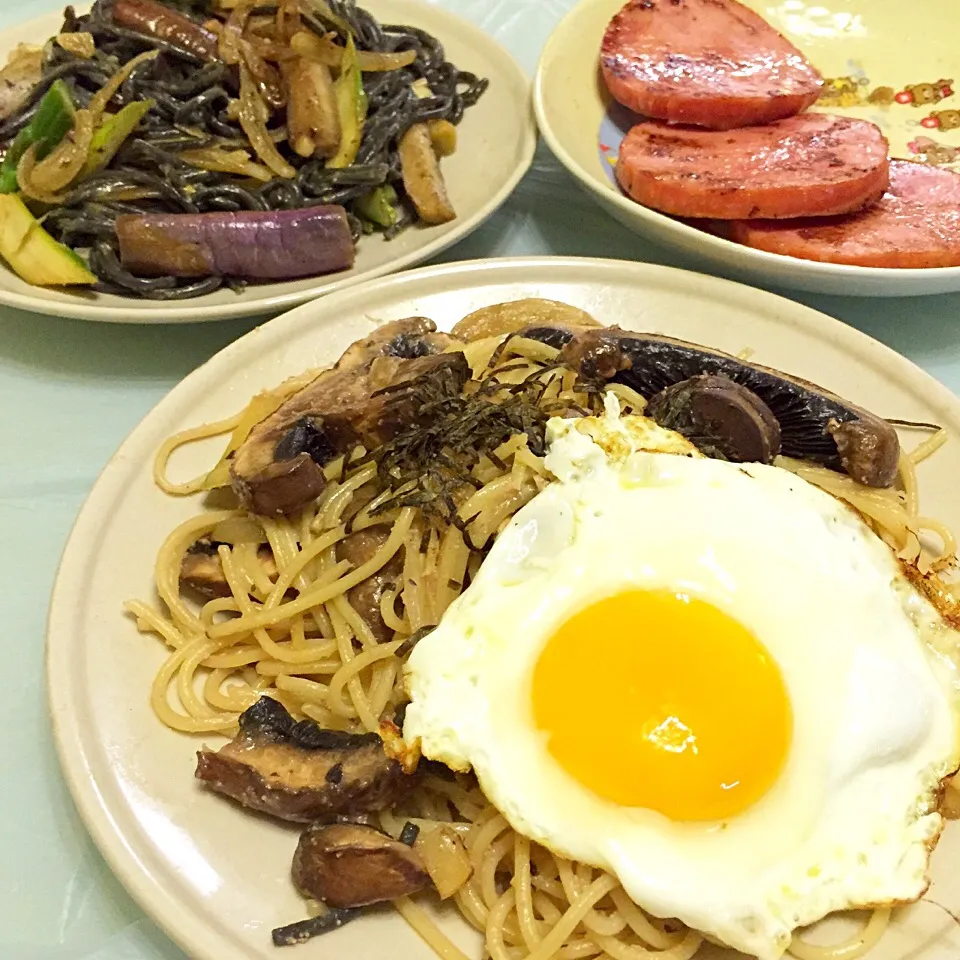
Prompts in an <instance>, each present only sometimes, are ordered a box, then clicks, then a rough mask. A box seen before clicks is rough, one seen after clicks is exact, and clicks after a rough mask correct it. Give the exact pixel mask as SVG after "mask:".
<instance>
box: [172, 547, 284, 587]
mask: <svg viewBox="0 0 960 960" xmlns="http://www.w3.org/2000/svg"><path fill="white" fill-rule="evenodd" d="M219 546H220V544H219V543H217V542H216V541H214V540H210V539H208V538H202V539H200V540H197V542H196V543H194V544H193V545H192V546H191V547H190V549H189V550H187V552H186V553H185V554H184V557H183V560H182V561H181V563H180V586H181V587H186V588H188V589H190V590H193V591H194V592H195V593H198V594H200V596H202V597H204V598H206V599H208V600H214V599H216V598H217V597H229V596H230V593H231V590H230V584H229V583H227V578H226V577H225V576H224V575H223V564H221V563H220V557H219V555H218V553H217V549H218V547H219ZM257 556H258V557H259V558H260V562H261V563H262V564H263V567H264V571H265V572H266V574H267V576H268V577H270V579H271V580H272V579H274V578H275V577H276V575H277V564H276V561H275V560H274V558H273V551H272V550H271V549H270V547H268V546H266V545H264V546H261V547H260V548H259V549H258V550H257Z"/></svg>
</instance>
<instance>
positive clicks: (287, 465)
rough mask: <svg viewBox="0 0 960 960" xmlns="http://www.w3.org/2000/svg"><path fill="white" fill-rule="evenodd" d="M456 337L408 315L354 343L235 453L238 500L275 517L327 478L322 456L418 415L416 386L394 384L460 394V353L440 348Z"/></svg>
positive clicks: (373, 440) (464, 374)
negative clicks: (426, 385) (436, 385)
mask: <svg viewBox="0 0 960 960" xmlns="http://www.w3.org/2000/svg"><path fill="white" fill-rule="evenodd" d="M456 343H459V341H457V340H455V339H454V338H452V337H450V336H449V335H447V334H442V333H437V332H436V328H435V325H434V324H433V323H432V322H431V321H429V320H424V319H422V318H413V319H410V320H398V321H395V322H393V323H388V324H386V325H384V326H383V327H381V328H380V329H379V330H378V331H376V333H374V334H373V335H372V336H370V337H368V338H366V339H364V340H360V341H358V342H357V343H355V344H353V345H352V346H351V347H349V348H348V349H347V351H346V353H344V355H343V357H341V359H340V360H339V362H338V363H337V364H336V365H335V366H334V367H332V368H331V369H330V370H326V371H324V372H323V373H321V374H320V375H319V376H318V377H317V378H316V379H315V380H313V381H312V382H311V383H310V384H308V385H307V386H306V387H304V388H303V389H302V390H300V391H298V392H297V393H295V394H294V395H293V396H292V397H290V398H289V399H288V400H287V401H285V402H284V403H283V404H281V406H280V407H279V408H278V409H277V410H276V411H275V412H274V413H272V414H271V415H270V416H269V417H267V418H266V419H265V420H263V421H261V422H260V423H259V424H257V425H256V426H255V427H254V428H253V430H251V432H250V435H249V436H248V437H247V439H246V440H245V441H244V442H243V443H242V444H241V445H240V447H239V448H238V449H237V451H236V452H235V453H234V456H233V459H232V461H231V465H230V475H231V480H232V484H233V488H234V490H235V491H236V493H237V495H238V497H239V498H240V501H241V503H242V504H243V505H244V506H245V507H247V509H249V510H252V511H253V512H255V513H259V514H263V515H274V516H275V515H283V514H287V513H292V512H294V511H296V510H299V509H300V508H302V507H304V506H306V504H308V503H310V501H311V500H313V499H315V498H316V497H317V496H318V495H319V493H320V492H321V491H322V490H323V488H324V486H325V485H326V478H325V476H324V473H323V467H324V466H325V465H326V464H327V463H329V462H330V461H332V460H334V459H335V458H336V457H337V456H339V455H340V454H342V453H345V452H347V451H348V450H350V449H352V447H353V446H354V445H355V444H357V443H364V444H367V445H370V446H372V445H376V444H378V443H382V442H383V441H384V440H387V439H389V438H390V437H392V436H394V435H396V433H397V432H399V431H400V430H402V429H404V428H405V427H409V426H412V425H414V424H416V423H418V422H419V418H420V415H421V414H420V406H421V405H420V404H419V403H418V402H417V396H416V391H415V390H399V391H398V390H397V388H402V387H404V386H411V385H415V384H416V383H418V382H422V380H423V379H426V378H429V379H430V380H431V382H433V383H440V384H443V385H446V387H447V388H448V389H449V391H450V392H451V394H456V393H459V392H460V390H461V388H462V387H463V384H464V383H466V381H467V379H468V378H469V376H470V368H469V365H468V364H467V360H466V357H464V355H463V354H462V353H460V352H453V353H443V352H442V351H444V350H446V349H447V348H448V347H449V346H451V345H452V344H456ZM395 391H397V392H395Z"/></svg>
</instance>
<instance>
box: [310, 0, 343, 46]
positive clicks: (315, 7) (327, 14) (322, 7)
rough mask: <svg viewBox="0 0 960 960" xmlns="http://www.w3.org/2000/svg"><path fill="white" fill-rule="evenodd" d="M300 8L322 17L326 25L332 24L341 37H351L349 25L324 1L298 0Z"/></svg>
mask: <svg viewBox="0 0 960 960" xmlns="http://www.w3.org/2000/svg"><path fill="white" fill-rule="evenodd" d="M300 8H301V9H304V10H306V11H307V12H308V13H314V14H316V15H317V16H319V17H322V18H323V19H324V20H326V21H327V23H332V24H333V25H334V26H335V27H336V28H337V30H338V31H339V33H340V34H341V35H342V36H343V37H350V36H352V35H353V28H352V27H351V26H350V24H349V23H347V21H346V20H344V19H343V17H339V16H337V14H335V13H334V12H333V10H332V9H331V7H330V4H329V3H327V2H326V0H300Z"/></svg>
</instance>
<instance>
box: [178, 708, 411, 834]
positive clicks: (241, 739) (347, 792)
mask: <svg viewBox="0 0 960 960" xmlns="http://www.w3.org/2000/svg"><path fill="white" fill-rule="evenodd" d="M196 776H197V779H199V780H203V781H205V782H206V783H207V784H208V785H209V786H210V787H211V788H212V789H213V790H216V791H217V792H218V793H222V794H225V795H226V796H228V797H231V798H232V799H234V800H236V801H238V802H239V803H241V804H242V805H243V806H245V807H249V808H250V809H252V810H259V811H261V812H262V813H269V814H271V815H272V816H275V817H279V818H280V819H281V820H290V821H292V822H294V823H312V822H314V821H317V820H332V819H334V818H335V817H337V816H352V815H357V814H361V813H369V812H373V811H377V810H383V809H385V808H386V807H389V806H391V805H392V804H394V803H396V802H397V801H398V800H401V799H403V797H405V796H406V795H407V793H408V792H409V791H410V789H411V788H412V787H413V785H414V783H416V780H417V777H416V776H415V775H412V774H406V773H404V771H403V768H402V766H401V765H400V764H399V763H398V762H397V761H396V760H391V759H390V758H389V757H388V756H387V755H386V754H385V753H384V750H383V741H382V740H381V739H380V737H379V736H377V734H375V733H369V734H352V733H343V732H342V731H339V730H324V729H322V728H321V727H319V726H318V725H317V724H316V723H314V722H313V721H311V720H301V721H300V722H299V723H296V722H295V721H294V720H293V718H292V717H291V716H290V714H289V713H288V712H287V711H286V709H285V708H284V707H283V705H282V704H281V703H279V702H277V701H276V700H273V699H271V698H270V697H261V698H260V700H259V701H258V702H257V703H256V704H254V705H253V706H252V707H250V709H249V710H247V711H246V712H245V713H243V714H242V715H241V717H240V733H239V734H238V735H237V737H236V738H235V739H234V740H232V741H231V742H230V743H228V744H227V745H226V746H225V747H223V748H222V749H221V750H220V751H219V752H217V753H214V752H212V751H210V750H201V751H200V752H199V753H198V754H197V771H196Z"/></svg>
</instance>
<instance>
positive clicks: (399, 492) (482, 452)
mask: <svg viewBox="0 0 960 960" xmlns="http://www.w3.org/2000/svg"><path fill="white" fill-rule="evenodd" d="M527 363H528V361H525V360H521V361H518V362H517V364H518V365H521V366H526V365H527ZM514 365H515V364H514V363H506V364H504V365H502V366H499V367H496V368H495V369H493V370H492V371H491V372H490V374H488V375H487V376H486V378H485V379H484V380H483V381H482V383H481V385H480V388H479V389H478V390H477V391H476V392H475V393H471V394H465V393H461V392H460V391H459V390H458V389H457V388H456V385H455V384H454V383H453V382H452V381H451V379H450V378H449V377H444V376H442V375H441V376H438V375H437V374H436V373H431V374H429V375H424V376H423V377H418V378H417V379H415V380H410V381H407V382H404V383H402V384H400V385H398V386H396V387H386V388H385V389H384V390H382V391H380V393H381V394H393V395H394V397H395V399H393V398H392V400H393V402H396V403H403V401H404V399H405V398H406V397H407V396H415V397H417V398H418V400H419V401H420V407H419V409H420V412H421V418H422V420H423V425H422V426H417V427H413V428H411V429H409V430H406V431H404V432H403V433H401V434H400V435H398V436H397V437H395V438H393V439H392V440H389V441H387V442H386V443H384V444H382V445H381V446H380V447H378V448H377V449H376V450H375V451H374V452H373V453H371V454H369V455H368V458H367V459H370V460H373V461H374V462H376V464H377V472H378V476H379V478H380V482H381V484H382V485H383V486H384V487H385V488H388V489H391V490H393V491H394V492H393V495H392V496H390V497H389V498H388V499H386V500H385V501H384V502H382V503H381V504H380V505H379V506H378V507H377V508H376V509H375V510H374V511H373V513H374V514H380V513H385V512H386V511H388V510H393V509H396V508H397V507H418V508H419V509H420V510H421V511H422V512H423V513H424V514H425V515H427V516H428V517H430V516H435V517H438V518H441V519H442V520H444V521H445V522H447V523H452V524H453V525H454V526H456V527H457V528H458V529H459V530H460V531H461V532H465V531H466V528H467V524H469V522H470V520H471V519H473V518H466V519H462V518H461V517H460V516H459V514H458V512H457V511H458V507H459V503H458V500H459V499H460V498H461V496H462V495H463V493H464V491H465V490H467V489H473V488H478V487H479V486H482V485H480V484H478V483H477V481H476V480H475V479H474V477H473V476H472V474H471V470H472V469H473V467H474V466H476V464H477V463H479V462H480V460H481V459H482V458H483V457H484V456H486V457H487V458H489V459H490V461H491V462H492V463H493V464H494V466H496V467H498V468H504V464H502V463H501V462H500V461H499V460H498V459H497V456H496V453H495V452H494V451H495V450H496V448H497V447H498V446H499V445H500V444H501V443H503V441H505V440H507V439H508V438H509V437H512V436H514V435H515V434H518V433H524V434H526V436H527V443H528V446H529V448H530V450H531V452H532V453H534V454H535V455H536V456H542V455H543V454H544V453H545V451H546V426H547V421H548V420H549V419H550V417H551V416H559V415H563V414H564V413H567V414H569V413H571V412H573V413H578V414H586V413H587V412H588V411H586V410H580V409H578V408H575V407H573V406H572V405H571V403H570V402H569V401H567V400H554V401H548V402H544V399H543V397H544V394H545V393H546V391H547V389H548V388H549V386H550V382H551V377H550V374H551V373H553V371H555V370H557V369H562V368H560V367H559V366H558V365H547V364H542V363H540V364H536V365H535V366H536V369H535V370H533V371H532V372H531V373H530V374H529V375H528V376H527V377H526V378H525V379H524V380H523V381H522V382H521V383H517V384H509V383H501V382H499V381H498V380H497V379H496V375H497V374H498V373H504V372H506V371H508V370H510V369H512V368H513V367H514ZM576 386H577V389H578V390H581V391H583V392H585V393H588V394H591V395H592V394H599V393H600V390H599V388H597V387H595V386H593V385H591V384H588V383H578V384H577V385H576ZM474 546H476V547H483V546H484V545H483V544H480V543H477V544H474Z"/></svg>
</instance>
